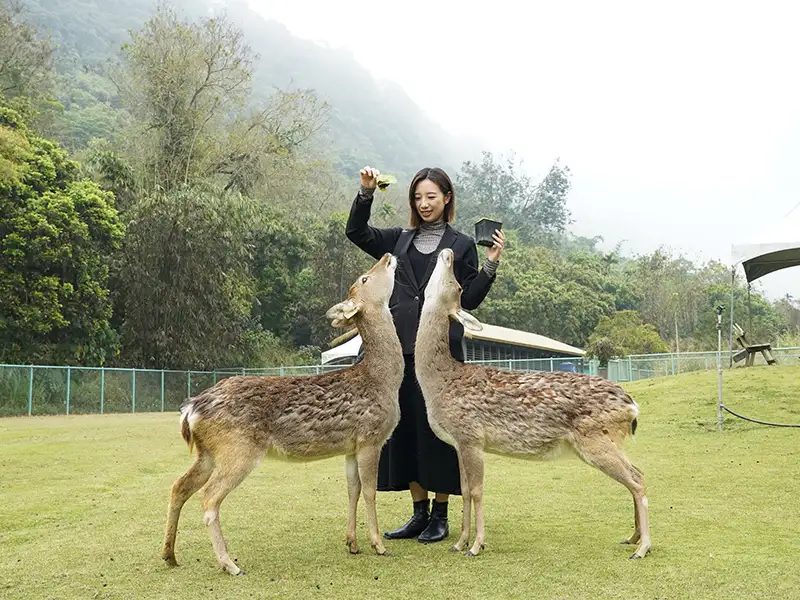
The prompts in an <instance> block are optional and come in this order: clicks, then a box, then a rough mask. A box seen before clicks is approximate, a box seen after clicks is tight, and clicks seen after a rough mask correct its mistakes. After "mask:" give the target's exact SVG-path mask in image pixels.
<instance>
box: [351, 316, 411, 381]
mask: <svg viewBox="0 0 800 600" xmlns="http://www.w3.org/2000/svg"><path fill="white" fill-rule="evenodd" d="M356 325H357V326H358V333H359V334H360V335H361V340H362V342H363V344H364V360H363V363H364V367H365V369H366V370H367V372H368V373H369V374H370V376H371V377H373V378H375V379H376V380H377V381H381V382H382V383H387V384H394V381H395V380H396V379H398V378H399V379H402V378H403V370H404V365H405V362H404V360H403V347H402V346H401V345H400V340H399V339H398V338H397V332H396V331H395V327H394V321H393V320H392V313H391V312H389V308H388V307H381V308H376V309H365V310H364V311H362V312H360V313H358V316H357V317H356ZM398 385H399V384H398Z"/></svg>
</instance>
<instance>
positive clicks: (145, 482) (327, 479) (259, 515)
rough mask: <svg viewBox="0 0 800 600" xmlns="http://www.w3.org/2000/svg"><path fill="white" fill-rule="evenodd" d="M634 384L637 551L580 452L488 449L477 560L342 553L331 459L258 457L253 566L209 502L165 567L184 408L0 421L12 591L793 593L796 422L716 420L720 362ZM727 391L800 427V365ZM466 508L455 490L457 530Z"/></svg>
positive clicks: (245, 503)
mask: <svg viewBox="0 0 800 600" xmlns="http://www.w3.org/2000/svg"><path fill="white" fill-rule="evenodd" d="M627 387H628V389H629V391H630V392H631V393H632V395H633V396H634V398H635V399H636V400H637V401H638V402H639V404H640V405H641V408H642V414H641V416H640V418H639V429H638V431H637V435H636V439H635V440H633V441H630V442H629V443H628V445H627V450H628V453H629V455H630V456H631V458H632V459H633V460H634V462H635V463H636V464H637V465H638V466H639V467H640V468H642V469H643V470H644V472H645V478H646V484H647V487H648V498H649V501H650V520H651V532H652V536H653V549H652V552H651V554H650V555H649V556H648V557H647V558H646V559H644V560H639V561H630V560H627V557H628V555H629V554H630V552H631V551H632V550H631V548H629V547H627V546H621V545H619V544H618V542H619V541H620V540H622V539H623V538H624V537H627V536H628V535H629V534H630V533H631V531H632V525H633V503H632V501H631V499H630V495H629V493H628V492H627V490H625V489H624V488H623V487H622V486H620V485H619V484H617V483H615V482H613V481H611V480H610V479H608V478H607V477H606V476H605V475H603V474H601V473H599V472H598V471H596V470H593V469H591V468H589V467H587V466H586V465H584V464H583V463H581V462H580V461H578V460H577V459H575V458H565V459H561V460H558V461H555V462H552V463H535V462H524V461H515V460H510V459H505V458H503V459H501V458H497V457H490V458H489V460H487V475H486V493H485V510H486V526H487V545H486V551H485V553H483V554H482V555H481V556H479V557H477V558H466V557H464V556H461V555H459V554H451V553H450V552H448V551H447V550H448V548H449V544H448V543H442V544H434V545H431V546H422V545H421V544H418V543H417V542H416V541H413V540H412V541H389V542H387V548H388V549H389V552H390V553H391V556H389V557H378V556H375V555H374V554H371V553H368V552H365V553H363V554H361V555H358V556H349V555H348V554H347V552H346V550H345V546H344V531H345V523H346V507H347V493H346V487H345V479H344V464H343V463H344V461H343V459H339V458H337V459H331V460H326V461H322V462H318V463H311V464H288V463H283V462H275V461H270V460H265V461H264V462H263V463H262V465H261V466H260V467H259V468H257V469H256V470H255V471H254V472H253V473H252V474H251V475H250V477H249V478H248V479H246V480H245V481H244V483H243V484H242V485H241V486H240V487H239V488H238V489H237V490H235V491H234V492H233V494H231V496H229V497H228V499H227V500H226V501H225V502H224V503H223V505H222V513H221V516H222V528H223V532H224V533H225V535H226V537H227V540H228V544H229V548H230V550H231V554H232V556H234V557H236V558H237V561H238V564H239V565H241V566H242V567H243V568H244V569H245V570H246V571H247V573H248V574H247V575H246V576H244V577H231V576H228V575H226V574H224V573H222V572H221V570H220V569H219V568H218V566H217V564H216V561H215V559H214V556H213V552H212V548H211V542H210V540H209V537H208V534H207V532H206V530H205V528H204V527H203V525H202V515H201V511H200V505H199V499H198V495H195V496H194V497H193V498H192V499H190V500H189V502H188V503H187V505H186V507H185V508H184V512H183V515H182V519H181V522H180V529H179V533H178V540H177V556H178V562H179V563H180V564H181V566H180V567H179V568H177V569H169V568H167V567H166V565H164V563H163V562H162V561H161V560H160V558H159V552H160V546H161V541H162V531H163V526H164V517H165V515H166V506H167V498H168V494H169V488H170V486H171V484H172V482H173V480H174V479H175V478H176V477H178V476H179V475H181V474H182V473H183V471H184V470H185V468H186V467H187V466H188V465H189V464H190V457H189V455H188V452H187V448H186V446H185V444H184V442H183V440H182V439H181V437H180V434H179V431H178V420H177V416H176V414H175V413H171V414H137V415H106V416H99V415H98V416H78V417H33V418H28V417H23V418H14V419H0V507H2V510H0V548H1V549H2V552H0V598H14V599H16V598H42V599H62V598H92V599H94V598H98V599H99V598H103V599H105V598H120V599H122V598H124V599H129V598H136V599H142V598H148V599H149V598H164V599H184V598H186V599H190V598H191V599H200V598H225V599H238V598H248V599H249V598H287V599H294V598H348V599H358V598H380V599H384V598H386V599H388V598H404V599H411V598H415V597H417V596H419V597H429V598H437V599H442V598H453V599H455V598H458V599H459V600H467V599H472V598H475V599H477V598H548V599H566V598H569V599H572V598H625V599H627V600H631V599H639V598H641V599H651V600H652V599H667V598H669V599H672V598H691V599H695V598H698V599H699V598H720V599H722V598H800V510H798V507H799V506H800V460H799V459H800V429H776V428H767V427H762V426H758V425H754V424H750V423H746V422H743V421H740V420H735V419H733V418H732V417H731V418H726V421H725V428H726V430H725V432H724V433H722V434H720V433H718V432H717V431H716V408H715V403H716V393H717V388H716V373H713V372H704V373H694V374H689V375H683V376H677V377H670V378H661V379H654V380H649V381H643V382H638V383H636V384H631V385H629V386H627ZM725 394H726V396H725V401H726V403H727V404H728V405H729V406H731V408H733V409H734V410H738V411H741V412H744V413H745V414H749V415H753V416H758V417H760V418H766V419H770V420H778V421H784V422H787V421H788V422H794V423H797V422H800V369H799V368H797V367H777V368H776V367H761V368H752V369H747V370H745V369H740V370H736V371H734V372H732V373H726V374H725ZM409 508H410V500H409V498H408V496H407V495H406V494H405V493H403V494H400V493H397V494H379V496H378V518H379V521H380V526H381V530H382V531H383V530H386V529H388V528H392V527H395V526H397V525H399V524H401V523H402V522H404V521H405V519H406V518H407V516H408V514H409ZM359 509H360V518H359V527H360V529H359V539H360V540H361V542H362V547H364V548H369V545H368V538H367V534H366V524H365V518H364V504H363V501H362V502H361V503H360V505H359ZM460 514H461V500H460V498H455V499H453V502H452V506H451V510H450V517H451V524H452V526H451V540H450V542H452V541H454V539H455V537H456V536H455V535H454V531H457V529H458V524H459V521H460ZM436 588H439V589H438V590H437V589H436Z"/></svg>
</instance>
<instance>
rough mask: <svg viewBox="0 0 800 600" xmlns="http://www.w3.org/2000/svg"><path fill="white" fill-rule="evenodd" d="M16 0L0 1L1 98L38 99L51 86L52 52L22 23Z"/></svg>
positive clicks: (22, 13)
mask: <svg viewBox="0 0 800 600" xmlns="http://www.w3.org/2000/svg"><path fill="white" fill-rule="evenodd" d="M26 16H27V15H26V14H25V9H24V7H23V4H22V3H21V2H18V1H17V0H0V96H5V97H6V98H17V97H21V96H39V95H41V94H44V93H46V92H47V91H48V90H49V89H50V86H51V84H52V65H53V48H52V46H51V44H50V42H49V40H46V39H41V38H40V36H39V33H38V31H37V30H36V28H35V27H34V26H32V25H31V24H29V23H27V22H26V21H25V17H26Z"/></svg>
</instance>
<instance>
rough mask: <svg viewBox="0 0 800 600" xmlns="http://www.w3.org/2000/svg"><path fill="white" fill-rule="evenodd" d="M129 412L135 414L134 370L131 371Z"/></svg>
mask: <svg viewBox="0 0 800 600" xmlns="http://www.w3.org/2000/svg"><path fill="white" fill-rule="evenodd" d="M131 412H132V413H135V412H136V369H131Z"/></svg>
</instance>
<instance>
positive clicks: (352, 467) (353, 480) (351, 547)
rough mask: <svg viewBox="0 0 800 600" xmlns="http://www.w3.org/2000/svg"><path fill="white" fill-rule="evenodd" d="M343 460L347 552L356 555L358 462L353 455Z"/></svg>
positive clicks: (357, 551) (358, 492)
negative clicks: (347, 508)
mask: <svg viewBox="0 0 800 600" xmlns="http://www.w3.org/2000/svg"><path fill="white" fill-rule="evenodd" d="M344 460H345V462H344V470H345V474H346V475H347V497H348V499H349V501H350V511H349V515H348V519H347V542H346V543H347V550H348V551H349V552H350V554H358V553H359V550H358V540H357V539H356V538H357V536H356V519H357V518H358V497H359V495H360V494H361V477H360V476H359V474H358V460H357V459H356V457H355V455H348V456H346V457H345V459H344Z"/></svg>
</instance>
